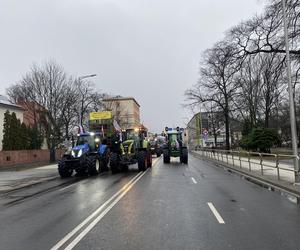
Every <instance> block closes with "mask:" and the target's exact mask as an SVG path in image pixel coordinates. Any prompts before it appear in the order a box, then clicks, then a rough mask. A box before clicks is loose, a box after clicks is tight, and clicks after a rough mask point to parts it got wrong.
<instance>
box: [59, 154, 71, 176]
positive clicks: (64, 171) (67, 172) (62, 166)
mask: <svg viewBox="0 0 300 250" xmlns="http://www.w3.org/2000/svg"><path fill="white" fill-rule="evenodd" d="M58 173H59V175H60V177H61V178H67V177H71V176H72V174H73V169H72V168H68V167H67V166H66V162H65V159H64V158H62V159H61V160H60V161H58Z"/></svg>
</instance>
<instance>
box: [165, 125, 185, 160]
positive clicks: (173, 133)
mask: <svg viewBox="0 0 300 250" xmlns="http://www.w3.org/2000/svg"><path fill="white" fill-rule="evenodd" d="M182 134H183V129H182V128H179V127H177V128H175V129H174V128H168V127H166V128H165V135H166V143H165V146H164V148H163V155H164V157H163V158H164V163H170V161H171V157H179V158H180V163H183V164H188V150H187V147H186V146H185V145H184V143H183V138H182Z"/></svg>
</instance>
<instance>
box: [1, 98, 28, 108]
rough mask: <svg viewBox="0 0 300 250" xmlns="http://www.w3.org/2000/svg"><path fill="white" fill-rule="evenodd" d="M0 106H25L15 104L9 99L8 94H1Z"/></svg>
mask: <svg viewBox="0 0 300 250" xmlns="http://www.w3.org/2000/svg"><path fill="white" fill-rule="evenodd" d="M0 106H4V107H8V108H11V109H18V110H24V109H23V107H21V106H19V105H17V104H14V103H12V102H10V101H9V100H8V98H7V97H6V96H3V95H0Z"/></svg>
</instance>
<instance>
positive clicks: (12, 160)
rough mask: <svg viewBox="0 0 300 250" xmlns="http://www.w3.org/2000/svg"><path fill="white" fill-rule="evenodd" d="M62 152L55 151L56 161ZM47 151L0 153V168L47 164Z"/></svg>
mask: <svg viewBox="0 0 300 250" xmlns="http://www.w3.org/2000/svg"><path fill="white" fill-rule="evenodd" d="M62 153H63V151H62V150H61V149H57V150H56V159H59V158H60V157H61V155H62ZM49 160H50V153H49V150H43V149H41V150H15V151H0V168H1V167H10V166H22V165H30V164H35V163H49Z"/></svg>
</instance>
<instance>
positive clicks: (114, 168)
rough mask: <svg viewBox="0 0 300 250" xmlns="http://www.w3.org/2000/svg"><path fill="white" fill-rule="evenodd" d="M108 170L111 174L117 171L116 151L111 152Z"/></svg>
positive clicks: (117, 158)
mask: <svg viewBox="0 0 300 250" xmlns="http://www.w3.org/2000/svg"><path fill="white" fill-rule="evenodd" d="M110 170H111V172H112V173H113V174H116V173H118V172H119V156H118V154H117V153H112V154H111V156H110Z"/></svg>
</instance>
